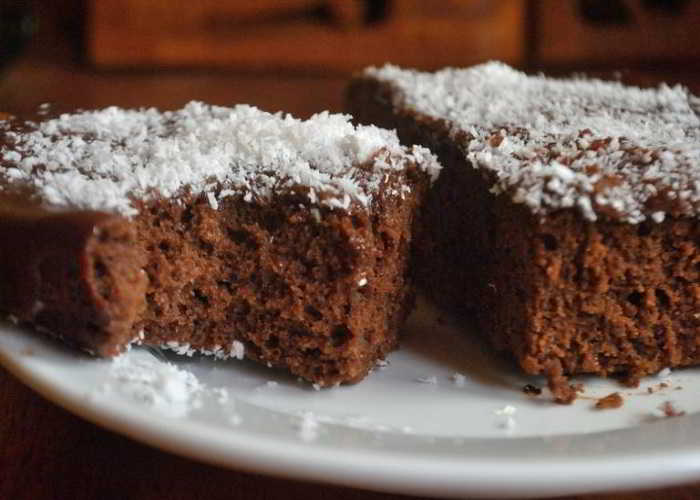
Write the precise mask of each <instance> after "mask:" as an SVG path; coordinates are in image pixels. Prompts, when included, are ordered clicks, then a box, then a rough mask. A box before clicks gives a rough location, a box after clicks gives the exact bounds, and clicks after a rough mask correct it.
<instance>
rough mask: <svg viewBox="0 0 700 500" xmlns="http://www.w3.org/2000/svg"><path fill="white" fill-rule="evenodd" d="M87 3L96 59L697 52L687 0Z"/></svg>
mask: <svg viewBox="0 0 700 500" xmlns="http://www.w3.org/2000/svg"><path fill="white" fill-rule="evenodd" d="M86 11H87V23H86V41H87V46H86V48H87V56H88V60H89V61H90V62H92V63H93V64H95V65H97V66H99V67H130V66H131V67H133V66H143V65H156V66H219V67H221V66H224V67H237V68H253V69H265V68H270V67H274V68H286V69H295V70H322V71H352V70H356V69H359V68H361V67H363V66H366V65H368V64H381V63H383V62H385V61H392V62H394V63H396V64H400V65H406V66H414V67H420V68H427V69H432V68H437V67H441V66H446V65H457V66H459V65H467V64H472V63H475V62H478V61H482V60H485V59H500V60H504V61H507V62H509V63H512V64H516V65H520V66H523V65H547V66H550V65H552V66H553V65H566V66H571V65H576V64H587V65H590V64H600V63H612V64H616V63H617V64H619V63H621V62H624V63H634V62H655V61H670V60H672V61H678V60H696V61H697V60H700V57H699V56H700V30H699V29H698V26H700V2H697V1H692V0H565V1H562V0H533V1H527V0H440V1H425V0H237V1H236V0H232V1H221V0H199V1H197V2H184V1H171V0H112V1H108V2H106V1H102V0H88V2H87V4H86Z"/></svg>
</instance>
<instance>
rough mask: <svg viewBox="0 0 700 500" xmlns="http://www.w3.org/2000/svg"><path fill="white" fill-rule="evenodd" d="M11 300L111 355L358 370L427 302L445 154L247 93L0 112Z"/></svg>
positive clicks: (0, 200)
mask: <svg viewBox="0 0 700 500" xmlns="http://www.w3.org/2000/svg"><path fill="white" fill-rule="evenodd" d="M0 141H1V143H2V146H1V148H0V165H1V166H0V186H1V188H0V309H1V310H3V311H4V312H5V313H7V314H10V315H12V317H13V318H15V319H17V320H18V321H21V322H23V323H27V324H31V325H33V326H35V327H36V328H38V329H40V330H43V331H47V332H49V333H51V334H53V335H56V336H60V337H62V338H64V339H65V340H66V341H68V342H71V343H73V344H75V345H77V346H79V347H81V348H83V349H87V350H89V351H92V352H94V353H95V354H98V355H100V356H113V355H116V354H118V353H120V352H122V351H123V350H124V349H125V348H126V347H127V346H128V345H129V344H130V343H131V342H139V343H140V342H142V343H145V344H148V345H154V346H159V347H165V348H170V349H173V350H175V351H177V352H178V353H180V354H189V355H191V354H193V353H195V352H203V353H207V354H211V355H213V356H216V357H218V358H226V357H237V358H242V357H243V356H244V355H245V356H246V357H249V358H252V359H255V360H258V361H261V362H264V363H266V364H268V365H275V366H281V367H285V368H287V369H289V370H290V371H291V372H292V373H294V374H296V375H299V376H301V377H304V378H306V379H307V380H310V381H313V382H314V383H317V384H319V385H322V386H326V385H331V384H337V383H341V382H353V381H357V380H359V379H361V378H362V377H363V376H365V375H366V374H367V372H368V371H369V370H370V369H371V368H372V367H373V366H374V364H375V362H376V361H377V360H378V359H379V358H382V357H384V356H385V355H386V353H387V352H388V351H389V350H390V349H392V348H394V347H395V346H396V343H397V336H398V332H399V327H400V325H401V323H402V321H403V320H404V318H405V317H406V315H407V313H408V312H409V310H410V308H411V305H412V295H413V291H412V286H411V281H410V277H409V275H408V273H407V269H408V265H409V256H410V252H409V250H408V249H409V245H410V243H411V239H412V235H413V232H414V230H415V228H416V227H415V226H416V223H417V219H416V216H415V215H416V212H417V210H418V209H419V207H420V205H421V204H422V200H423V199H424V197H425V195H426V192H427V190H428V188H429V186H430V184H431V181H432V180H433V179H434V178H435V177H436V176H437V174H438V171H439V168H440V167H439V166H438V164H437V163H436V161H435V158H434V157H433V156H432V155H431V154H430V153H429V152H428V151H427V150H426V149H424V148H421V147H412V148H404V147H401V146H400V145H399V142H398V139H397V137H396V135H395V134H394V133H392V132H389V131H386V130H381V129H378V128H376V127H373V126H359V127H354V126H353V125H351V124H350V123H349V117H347V116H343V115H331V114H328V113H321V114H318V115H315V116H314V117H312V118H310V119H309V120H306V121H301V120H298V119H295V118H293V117H290V116H288V115H282V114H269V113H265V112H263V111H260V110H258V109H255V108H253V107H250V106H236V107H233V108H224V107H216V106H208V105H205V104H202V103H198V102H192V103H190V104H188V105H187V106H185V107H184V108H183V109H180V110H177V111H168V112H160V111H157V110H155V109H142V110H124V109H119V108H114V107H113V108H107V109H103V110H98V111H84V112H77V113H73V114H63V115H60V116H58V117H55V118H45V119H42V120H39V121H36V122H34V121H22V120H19V119H17V118H15V119H5V120H3V121H0Z"/></svg>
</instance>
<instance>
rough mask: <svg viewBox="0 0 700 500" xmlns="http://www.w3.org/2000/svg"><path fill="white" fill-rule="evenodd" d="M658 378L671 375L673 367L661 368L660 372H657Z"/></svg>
mask: <svg viewBox="0 0 700 500" xmlns="http://www.w3.org/2000/svg"><path fill="white" fill-rule="evenodd" d="M656 376H657V377H658V378H668V377H670V376H671V369H670V368H664V369H663V370H661V371H660V372H659V373H657V374H656Z"/></svg>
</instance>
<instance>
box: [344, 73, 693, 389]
mask: <svg viewBox="0 0 700 500" xmlns="http://www.w3.org/2000/svg"><path fill="white" fill-rule="evenodd" d="M699 109H700V101H698V99H697V98H696V97H694V96H692V95H690V94H689V93H688V92H687V90H685V89H683V88H680V87H674V88H669V87H667V86H661V87H659V88H657V89H640V88H635V87H626V86H623V85H621V84H619V83H614V82H604V81H599V80H585V79H570V80H556V79H550V78H545V77H542V76H527V75H525V74H523V73H520V72H518V71H515V70H513V69H512V68H509V67H508V66H506V65H503V64H500V63H488V64H484V65H480V66H476V67H473V68H468V69H445V70H442V71H438V72H436V73H423V72H418V71H413V70H406V69H401V68H397V67H395V66H385V67H383V68H370V69H368V70H366V71H365V72H364V73H363V74H362V75H359V76H358V77H357V78H356V79H355V80H354V82H353V83H352V85H351V87H350V89H349V110H350V112H351V113H352V114H353V115H354V116H356V117H357V118H358V119H359V120H360V121H361V122H364V123H375V124H378V125H380V126H384V127H388V128H395V129H397V130H398V133H399V136H400V138H401V140H402V141H403V142H405V143H407V144H414V143H415V144H422V145H424V146H427V147H429V148H431V149H432V150H433V151H434V152H435V153H436V154H437V155H438V157H439V158H440V160H441V162H442V163H443V165H444V167H445V170H444V171H443V173H442V175H441V176H440V179H439V180H438V182H437V183H436V186H435V189H434V190H433V192H432V194H431V195H430V201H429V202H428V206H427V209H426V218H427V221H428V224H427V226H426V227H427V228H428V230H427V231H426V233H425V236H426V237H425V238H422V239H421V241H419V242H418V244H417V253H418V257H419V258H418V261H417V272H418V275H419V279H420V282H421V284H422V285H423V287H424V288H425V289H427V290H428V291H429V292H430V294H431V295H432V296H433V297H434V298H436V299H437V300H438V301H439V302H441V303H443V304H447V305H449V306H450V307H452V308H456V309H459V310H461V311H466V312H468V313H474V314H476V317H477V319H478V324H479V329H480V330H481V331H482V332H483V334H484V335H485V336H487V337H488V338H490V339H491V340H492V341H493V343H494V344H495V346H496V347H497V348H498V349H501V350H504V351H506V352H509V353H511V354H512V355H513V356H514V357H515V359H516V360H517V361H518V362H519V364H520V366H521V367H522V368H523V369H524V370H525V371H526V372H527V373H531V374H540V373H543V374H546V375H547V376H548V378H549V382H550V387H551V389H552V390H553V392H554V394H555V396H556V397H557V398H558V399H559V400H560V401H564V402H566V401H570V400H571V399H572V398H573V397H574V396H575V393H574V391H573V390H572V388H571V387H570V386H569V385H568V384H567V382H566V376H567V375H571V374H578V373H594V374H600V375H611V374H621V375H624V376H626V377H627V379H628V380H630V381H631V382H634V381H635V380H637V379H638V378H639V377H640V376H642V375H646V374H650V373H654V372H656V371H658V370H660V369H662V368H664V367H676V366H684V365H690V364H696V363H698V362H700V313H699V312H700V284H699V282H700V252H699V250H698V245H700V224H699V221H698V214H699V213H700V118H699V117H698V110H699Z"/></svg>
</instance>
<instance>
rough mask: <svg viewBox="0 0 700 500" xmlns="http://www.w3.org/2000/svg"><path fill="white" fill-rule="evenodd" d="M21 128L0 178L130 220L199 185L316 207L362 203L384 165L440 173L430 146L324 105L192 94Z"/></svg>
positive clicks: (45, 197)
mask: <svg viewBox="0 0 700 500" xmlns="http://www.w3.org/2000/svg"><path fill="white" fill-rule="evenodd" d="M25 125H27V127H28V130H27V131H21V132H7V133H5V137H6V138H8V139H10V140H9V144H8V145H6V146H3V148H2V149H0V158H1V159H2V160H1V161H2V164H0V167H2V168H0V179H1V178H2V177H4V178H5V179H6V180H7V181H10V182H12V183H21V184H28V185H29V186H32V187H33V188H34V190H35V192H36V194H37V196H38V198H39V199H40V200H41V201H42V202H43V203H44V204H46V205H51V206H69V207H71V208H83V209H93V210H104V211H109V212H117V213H121V214H123V215H127V216H132V215H135V214H136V213H137V208H136V207H135V206H134V204H133V200H134V199H144V200H148V199H151V198H153V197H165V198H171V197H176V198H177V197H178V196H180V195H182V194H183V193H185V192H186V191H188V192H190V193H191V194H193V195H199V194H202V193H203V194H205V195H206V199H207V201H208V202H209V204H210V205H211V207H212V208H213V209H215V210H216V209H217V208H218V204H219V202H220V201H221V199H223V198H226V197H228V196H232V195H234V194H241V195H242V196H243V197H244V199H245V200H246V201H252V200H253V199H256V198H269V197H271V196H272V195H273V194H275V193H278V192H288V191H289V190H293V189H295V188H296V187H297V186H304V187H306V188H308V190H309V192H312V193H314V195H313V200H315V203H316V204H318V205H325V206H328V207H331V208H341V209H348V208H349V207H350V205H351V204H358V205H360V206H363V207H369V205H370V203H371V202H372V199H373V197H374V196H375V195H376V194H378V193H379V191H380V187H381V185H382V179H384V176H385V174H386V173H389V172H399V171H402V170H403V169H404V168H406V166H407V165H408V164H409V163H412V162H416V161H418V165H417V166H418V168H420V169H423V170H425V171H426V172H428V173H429V174H430V176H431V177H433V178H434V177H435V176H436V175H437V173H438V172H439V169H440V167H439V165H438V164H437V162H436V160H435V158H434V156H432V155H431V154H430V152H429V151H428V150H425V149H423V148H418V147H413V148H410V149H408V148H404V147H402V146H401V145H400V144H399V140H398V138H397V136H396V133H395V132H391V131H387V130H384V129H380V128H377V127H374V126H357V127H355V126H353V125H352V123H351V122H350V117H349V116H347V115H340V114H330V113H328V112H323V113H319V114H316V115H314V116H313V117H311V118H310V119H308V120H299V119H296V118H293V117H292V116H290V115H283V114H281V113H277V114H271V113H266V112H264V111H261V110H259V109H257V108H254V107H251V106H246V105H239V106H235V107H233V108H226V107H220V106H210V105H206V104H203V103H201V102H191V103H189V104H187V105H186V106H185V107H184V108H182V109H179V110H177V111H165V112H160V111H158V110H156V109H154V108H148V109H139V110H127V109H121V108H117V107H109V108H105V109H102V110H97V111H84V112H78V113H74V114H63V115H61V116H59V117H58V118H54V119H50V120H46V121H44V122H41V123H38V124H34V125H31V124H28V123H27V124H25ZM359 165H369V166H370V167H371V168H369V169H364V168H363V169H358V168H355V167H357V166H359ZM217 189H220V191H219V195H218V199H217V197H216V196H214V192H215V190H217ZM313 200H311V201H312V202H313Z"/></svg>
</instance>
